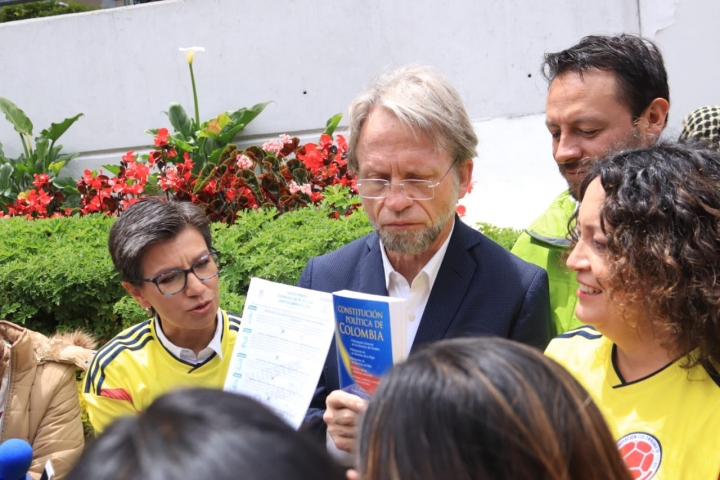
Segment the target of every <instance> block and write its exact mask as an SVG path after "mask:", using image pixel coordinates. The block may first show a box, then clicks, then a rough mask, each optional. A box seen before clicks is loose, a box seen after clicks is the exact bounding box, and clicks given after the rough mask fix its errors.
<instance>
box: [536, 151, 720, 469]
mask: <svg viewBox="0 0 720 480" xmlns="http://www.w3.org/2000/svg"><path fill="white" fill-rule="evenodd" d="M580 201H581V206H580V208H579V210H578V213H577V214H576V219H577V229H576V230H575V232H574V233H573V237H574V238H573V243H574V246H573V249H572V252H571V253H570V255H569V257H568V259H567V265H568V267H569V268H570V269H571V270H574V271H575V272H577V280H578V283H579V284H580V287H579V289H578V291H577V294H578V304H577V307H576V309H575V313H576V315H577V317H578V318H579V319H580V320H581V321H582V322H583V323H585V324H587V326H585V327H581V328H579V329H577V330H573V331H570V332H568V333H566V334H563V335H560V336H559V337H557V338H556V339H555V340H553V341H552V342H551V343H550V346H549V347H548V349H547V351H546V354H547V355H549V356H550V357H552V358H554V359H556V360H557V361H559V362H560V363H561V364H563V365H564V366H565V367H567V368H568V370H570V372H571V373H573V374H574V375H575V376H576V377H577V378H578V380H580V382H581V383H583V384H584V385H585V387H586V388H587V389H588V390H589V391H590V393H591V394H592V395H593V397H594V399H595V401H596V403H597V404H598V406H599V407H600V409H601V410H602V411H603V412H604V414H605V417H606V419H607V420H608V422H609V424H610V426H611V429H612V430H613V433H614V434H615V437H616V439H617V442H618V447H619V449H620V452H621V454H622V455H623V456H624V458H625V461H626V463H627V464H628V467H629V468H630V470H631V472H632V473H633V475H634V476H635V478H642V479H650V478H655V479H661V478H665V479H667V478H683V479H685V478H692V479H699V480H702V479H707V480H717V479H718V474H719V473H720V433H719V432H720V375H719V374H718V365H720V153H718V152H714V151H710V150H702V149H694V148H693V147H691V146H687V145H672V144H660V145H656V146H654V147H650V148H638V149H632V150H627V151H624V152H620V153H618V154H616V155H614V156H612V157H610V158H607V159H604V160H601V161H598V162H596V163H595V164H594V165H593V166H592V167H591V170H590V172H589V173H588V175H587V177H586V178H585V180H584V181H583V184H582V187H581V192H580Z"/></svg>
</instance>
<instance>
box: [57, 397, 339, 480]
mask: <svg viewBox="0 0 720 480" xmlns="http://www.w3.org/2000/svg"><path fill="white" fill-rule="evenodd" d="M96 478H97V479H103V480H135V479H144V480H177V479H183V478H187V479H193V480H196V479H197V480H235V479H237V478H242V479H243V480H270V479H295V480H345V471H344V469H342V468H340V467H339V466H337V465H336V464H335V463H334V462H333V461H332V460H331V458H330V457H329V455H328V453H327V452H326V451H325V450H324V449H323V448H322V447H321V446H319V445H317V444H316V443H314V442H313V441H312V440H309V439H305V438H303V437H302V435H301V434H299V433H298V432H296V431H295V430H293V429H292V427H290V426H289V425H288V424H286V423H285V422H284V421H283V420H281V419H280V418H279V417H278V416H277V415H275V414H274V413H273V412H271V411H270V410H268V409H267V408H266V407H265V406H263V405H261V404H260V403H258V402H256V401H255V400H252V399H251V398H248V397H245V396H241V395H236V394H233V393H228V392H223V391H219V390H210V389H188V390H176V391H174V392H172V393H168V394H166V395H163V396H162V397H159V398H158V399H157V400H155V402H153V403H152V405H150V407H148V408H147V410H145V411H144V412H142V413H140V414H139V415H137V416H132V417H122V418H120V419H119V420H117V421H116V422H115V423H113V424H112V425H111V426H110V427H109V428H108V429H107V430H106V431H105V432H104V433H103V434H102V435H100V436H99V437H98V438H97V440H95V441H94V442H93V443H92V444H91V445H90V447H88V448H87V449H86V450H85V452H84V453H83V455H82V457H81V458H80V460H79V461H78V463H77V464H76V465H75V467H74V468H73V470H72V471H71V472H70V474H69V476H68V477H67V480H88V479H96Z"/></svg>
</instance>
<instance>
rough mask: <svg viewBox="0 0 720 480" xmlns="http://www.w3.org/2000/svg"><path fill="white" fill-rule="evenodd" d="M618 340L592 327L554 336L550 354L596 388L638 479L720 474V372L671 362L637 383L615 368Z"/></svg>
mask: <svg viewBox="0 0 720 480" xmlns="http://www.w3.org/2000/svg"><path fill="white" fill-rule="evenodd" d="M614 349H615V346H614V344H613V343H612V342H611V341H610V340H608V339H607V338H605V337H603V336H602V335H601V334H600V333H599V332H598V331H597V330H595V329H594V328H592V327H588V326H585V327H581V328H578V329H576V330H571V331H569V332H567V333H565V334H563V335H560V336H558V337H556V338H555V339H554V340H553V341H552V342H550V345H548V348H547V350H546V351H545V354H546V355H548V356H549V357H551V358H553V359H555V360H556V361H557V362H559V363H560V364H562V365H563V366H565V368H567V369H568V370H569V371H570V373H572V374H573V375H574V376H575V378H577V379H578V381H579V382H580V383H582V384H583V385H584V386H585V388H586V389H587V390H588V391H589V392H590V394H591V395H592V397H593V399H594V400H595V403H597V405H598V407H599V408H600V410H601V411H602V412H603V414H604V415H605V419H606V420H607V422H608V425H609V426H610V430H611V431H612V432H613V435H614V436H615V438H616V439H617V443H618V448H619V449H620V453H621V454H622V455H623V457H624V458H625V462H626V463H627V464H628V467H630V471H631V472H632V473H633V476H634V477H635V478H636V479H638V480H650V479H654V480H670V479H678V480H681V479H682V480H718V479H719V478H720V475H719V474H720V377H718V376H717V372H712V375H711V374H709V373H708V372H707V371H706V370H705V369H704V368H703V367H702V366H700V365H698V366H696V367H693V368H692V369H691V370H690V371H688V370H686V369H683V368H681V367H680V364H681V362H675V363H672V364H670V365H668V366H666V367H664V368H662V369H661V370H659V371H657V372H655V373H653V374H652V375H648V376H647V377H644V378H641V379H639V380H636V381H634V382H625V381H624V380H623V379H622V377H621V375H620V372H619V370H618V369H617V368H616V366H615V362H614V357H615V355H614V354H613V352H614Z"/></svg>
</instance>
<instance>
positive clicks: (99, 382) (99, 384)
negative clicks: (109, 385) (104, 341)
mask: <svg viewBox="0 0 720 480" xmlns="http://www.w3.org/2000/svg"><path fill="white" fill-rule="evenodd" d="M151 340H154V337H153V336H152V335H147V336H145V337H144V339H143V341H142V342H140V343H138V344H137V345H133V346H124V347H120V348H118V349H116V350H115V351H114V352H113V354H112V355H111V356H110V357H108V358H107V359H105V361H104V362H103V363H102V365H100V377H99V378H98V379H97V386H96V387H95V392H96V393H97V392H100V391H102V385H103V383H104V382H105V368H107V366H108V365H109V364H110V362H112V361H113V360H114V359H115V357H117V356H118V355H120V353H121V352H123V351H125V350H128V351H136V350H140V349H142V348H143V347H144V346H145V345H147V344H148V342H150V341H151ZM86 388H87V387H86Z"/></svg>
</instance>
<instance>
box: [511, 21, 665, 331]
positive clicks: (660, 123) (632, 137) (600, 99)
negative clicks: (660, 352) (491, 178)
mask: <svg viewBox="0 0 720 480" xmlns="http://www.w3.org/2000/svg"><path fill="white" fill-rule="evenodd" d="M542 73H543V76H544V77H545V78H546V79H547V80H548V83H549V87H548V95H547V100H546V104H545V110H546V120H545V123H546V125H547V128H548V131H549V132H550V134H551V136H552V148H553V157H554V158H555V161H556V162H557V165H558V168H559V170H560V174H561V175H562V176H563V177H564V178H565V180H567V182H568V190H566V191H565V192H563V193H561V194H560V196H558V197H557V198H556V199H555V200H554V201H553V203H552V204H551V205H550V207H549V208H548V209H547V210H546V211H545V213H543V214H542V215H541V216H540V217H539V218H538V219H537V220H535V221H534V222H533V223H532V225H530V227H529V228H528V229H526V230H525V231H524V232H523V233H522V234H521V235H520V238H518V240H517V242H516V243H515V246H514V247H513V249H512V252H513V253H514V254H516V255H517V256H519V257H520V258H522V259H524V260H526V261H528V262H531V263H534V264H535V265H538V266H540V267H543V268H544V269H546V270H547V272H548V277H549V280H550V306H551V308H552V316H553V323H554V325H555V329H556V333H557V334H560V333H563V332H566V331H567V330H570V329H573V328H576V327H578V326H580V325H581V323H580V321H579V320H578V319H577V317H575V303H576V302H577V294H576V292H577V288H578V283H577V281H576V280H575V274H574V273H572V272H570V271H568V270H567V269H566V268H565V262H564V258H563V253H564V251H565V250H566V249H567V248H568V247H569V246H570V245H571V242H570V240H569V235H568V223H569V221H570V219H571V218H572V216H573V214H574V213H575V210H576V209H577V201H576V199H577V197H578V193H579V192H578V190H579V188H580V184H581V183H582V180H583V178H585V174H586V173H587V170H588V167H589V164H590V163H591V162H592V161H594V160H596V159H597V158H601V157H603V156H604V155H608V154H611V153H615V152H618V151H620V150H623V149H626V148H632V147H637V146H648V145H652V144H653V143H655V141H656V140H657V138H658V137H659V136H660V134H661V133H662V131H663V129H664V128H665V125H666V124H667V113H668V110H669V108H670V103H669V102H670V93H669V87H668V82H667V73H666V71H665V66H664V64H663V59H662V55H661V53H660V51H659V50H658V48H657V47H656V46H655V45H654V44H653V43H652V42H650V41H648V40H644V39H642V38H640V37H637V36H634V35H625V34H623V35H618V36H612V37H608V36H588V37H585V38H583V39H582V40H581V41H580V43H578V44H577V45H575V46H573V47H570V48H569V49H567V50H563V51H561V52H557V53H548V54H546V55H545V59H544V62H543V65H542Z"/></svg>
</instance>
